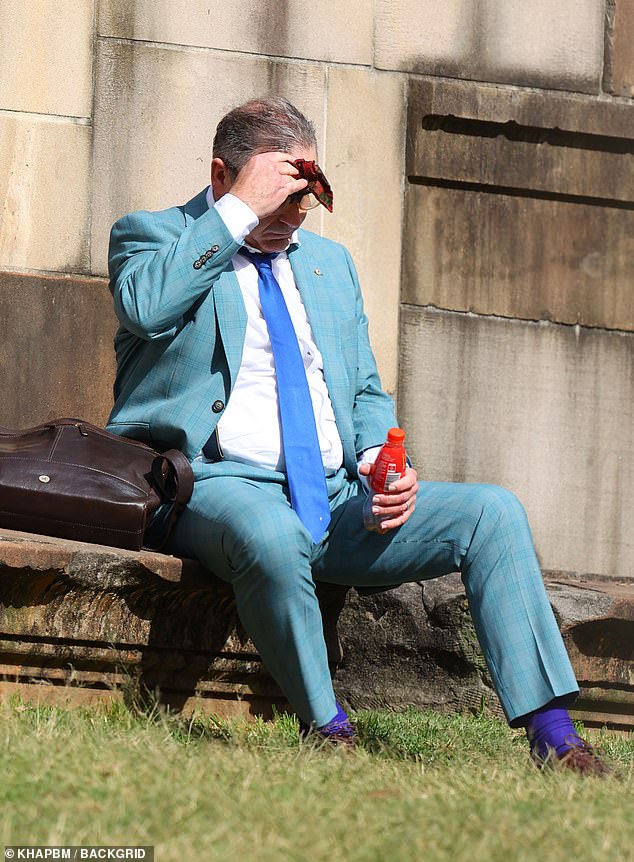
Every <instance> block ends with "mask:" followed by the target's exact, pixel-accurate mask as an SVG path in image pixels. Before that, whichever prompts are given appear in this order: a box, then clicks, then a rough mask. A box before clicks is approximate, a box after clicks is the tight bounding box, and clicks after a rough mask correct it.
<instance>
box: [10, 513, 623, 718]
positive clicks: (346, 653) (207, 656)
mask: <svg viewBox="0 0 634 862" xmlns="http://www.w3.org/2000/svg"><path fill="white" fill-rule="evenodd" d="M545 579H546V585H547V589H548V593H549V598H550V600H551V604H552V605H553V608H554V611H555V614H556V616H557V620H558V622H559V625H560V628H561V630H562V633H563V636H564V640H565V642H566V646H567V648H568V651H569V653H570V656H571V660H572V663H573V666H574V668H575V671H576V673H577V676H578V678H579V681H580V684H581V689H582V692H581V697H580V699H579V701H578V702H577V705H576V708H575V710H574V714H575V717H578V718H581V719H582V720H584V721H585V722H586V723H587V724H589V725H595V726H601V725H603V724H606V725H608V726H609V727H612V728H617V729H634V664H633V660H634V584H633V583H632V582H631V581H629V582H628V581H627V580H624V581H622V582H620V581H617V580H609V579H604V580H600V579H597V578H593V579H589V578H583V577H579V576H572V575H570V574H563V573H557V572H549V573H548V572H547V573H546V574H545ZM318 595H319V598H320V603H321V605H322V613H323V617H324V633H325V636H326V643H327V646H328V652H329V658H330V660H331V664H332V670H333V674H334V682H335V689H336V691H337V695H338V697H339V699H340V700H341V701H342V702H343V703H345V704H346V705H348V706H350V707H352V708H356V709H360V708H394V709H402V708H404V707H406V706H407V705H415V706H419V707H423V708H424V707H432V708H435V709H442V710H444V711H456V710H461V709H472V710H473V709H475V710H479V709H481V708H482V706H483V705H484V706H487V707H488V708H489V709H490V710H492V711H493V712H496V713H498V714H501V708H500V705H499V702H498V701H497V698H496V696H495V694H494V692H493V689H492V687H491V681H490V679H489V677H488V673H487V670H486V666H485V664H484V661H483V658H482V655H481V653H480V650H479V647H478V645H477V640H476V637H475V632H474V629H473V625H472V623H471V618H470V616H469V613H468V608H467V602H466V597H465V594H464V590H463V587H462V584H461V581H460V578H459V576H458V575H449V576H447V577H445V578H440V579H438V580H435V581H427V582H420V583H414V584H405V585H403V586H402V587H399V588H398V589H395V590H391V591H389V592H385V593H377V594H374V595H363V596H361V595H359V594H358V593H357V592H356V591H355V590H346V589H345V588H342V587H332V586H329V585H326V584H320V585H319V586H318ZM342 647H343V652H342ZM146 692H151V693H153V694H154V696H155V697H156V698H157V699H158V701H159V702H161V703H164V704H167V705H169V706H170V707H171V708H173V709H175V710H179V711H182V712H184V713H185V714H189V713H191V712H192V711H193V710H194V709H197V710H202V711H205V712H210V713H218V714H221V715H225V716H229V715H249V714H260V715H263V716H270V715H271V713H272V710H273V707H276V708H277V709H278V710H283V709H285V708H287V704H286V702H285V701H284V698H283V697H282V694H281V692H280V691H279V689H278V687H277V686H276V685H275V683H274V682H273V680H272V679H271V677H270V676H269V675H268V673H267V672H266V669H265V668H264V667H263V665H262V662H261V661H260V658H259V656H258V654H257V651H256V650H255V647H254V646H253V644H252V643H251V642H250V641H249V639H248V638H247V636H246V634H245V633H244V630H243V629H242V628H241V626H240V624H239V621H238V620H237V617H236V613H235V606H234V602H233V596H232V593H231V590H230V588H229V587H228V586H227V585H226V584H225V583H224V582H223V581H220V580H219V579H217V578H214V577H213V576H212V575H210V574H209V573H208V572H206V571H205V570H203V569H202V568H201V567H200V566H199V565H198V564H196V563H195V562H194V561H191V560H182V559H179V558H177V557H173V556H168V555H165V554H159V553H155V552H151V551H140V552H138V553H137V552H133V551H125V550H119V549H116V548H109V547H105V546H99V545H90V544H84V543H80V542H71V541H67V540H64V539H55V538H51V537H47V536H38V535H34V534H29V533H18V532H13V531H9V530H2V529H0V697H4V698H6V697H8V696H10V695H11V694H20V695H21V696H22V697H24V698H25V699H28V700H36V701H38V702H56V703H74V704H80V703H89V702H92V701H94V700H96V699H103V698H118V699H123V700H127V701H133V700H134V699H135V698H139V697H143V695H144V693H146Z"/></svg>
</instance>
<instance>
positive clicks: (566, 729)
mask: <svg viewBox="0 0 634 862" xmlns="http://www.w3.org/2000/svg"><path fill="white" fill-rule="evenodd" d="M563 701H564V698H559V697H558V698H555V700H551V701H550V703H547V704H546V705H545V706H542V708H541V709H537V710H535V712H531V713H530V714H529V715H527V716H526V720H525V725H524V726H525V728H526V736H527V737H528V740H529V742H530V745H531V753H532V754H533V756H534V757H536V758H537V759H539V760H541V761H545V760H547V759H548V755H549V753H550V752H551V751H552V750H553V749H554V751H555V753H556V754H557V757H562V755H564V754H565V753H566V752H567V751H569V750H570V749H571V748H576V747H577V746H579V745H581V744H582V741H581V739H580V738H579V736H578V734H577V731H576V730H575V728H574V725H573V723H572V719H571V718H570V716H569V715H568V710H567V709H566V708H565V707H564V706H563Z"/></svg>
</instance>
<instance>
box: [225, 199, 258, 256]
mask: <svg viewBox="0 0 634 862" xmlns="http://www.w3.org/2000/svg"><path fill="white" fill-rule="evenodd" d="M214 207H215V209H216V211H217V213H218V215H219V216H220V218H221V219H222V221H223V222H224V224H225V227H226V228H227V230H228V231H229V233H230V234H231V236H232V237H233V239H234V240H235V241H236V242H239V243H242V242H244V239H245V237H246V236H247V234H249V233H251V231H252V230H253V228H255V227H257V225H258V223H259V221H260V220H259V218H258V217H257V216H256V214H255V213H254V212H253V210H252V209H251V207H250V206H248V205H247V204H245V202H244V201H243V200H241V199H240V198H239V197H236V195H232V194H231V192H227V193H226V194H224V195H223V196H222V197H221V198H220V200H218V201H216V203H215V204H214Z"/></svg>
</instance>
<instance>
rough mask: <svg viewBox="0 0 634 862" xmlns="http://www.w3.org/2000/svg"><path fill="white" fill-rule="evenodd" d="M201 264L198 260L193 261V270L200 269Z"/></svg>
mask: <svg viewBox="0 0 634 862" xmlns="http://www.w3.org/2000/svg"><path fill="white" fill-rule="evenodd" d="M201 266H202V263H201V262H200V261H199V260H195V261H194V269H200V267H201Z"/></svg>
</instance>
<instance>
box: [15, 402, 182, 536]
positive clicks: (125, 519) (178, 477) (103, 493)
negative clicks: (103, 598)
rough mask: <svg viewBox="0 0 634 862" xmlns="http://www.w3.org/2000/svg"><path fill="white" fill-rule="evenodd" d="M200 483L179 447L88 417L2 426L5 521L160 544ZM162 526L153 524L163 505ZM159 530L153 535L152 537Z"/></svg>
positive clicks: (51, 531)
mask: <svg viewBox="0 0 634 862" xmlns="http://www.w3.org/2000/svg"><path fill="white" fill-rule="evenodd" d="M193 487H194V477H193V473H192V469H191V465H190V463H189V461H188V460H187V458H186V457H185V455H183V453H182V452H179V451H177V450H176V449H170V450H169V451H168V452H164V453H163V454H160V453H158V452H155V451H154V450H153V449H151V448H150V447H149V446H146V445H145V444H143V443H139V442H137V441H136V440H129V439H127V438H125V437H120V436H118V435H116V434H110V433H109V432H108V431H104V430H103V429H102V428H97V427H96V426H95V425H91V423H90V422H84V421H83V420H81V419H53V420H51V421H50V422H46V423H44V424H43V425H38V426H37V427H35V428H28V429H26V430H24V431H11V430H9V429H7V428H0V526H2V527H6V528H8V529H11V530H24V531H26V532H29V533H44V534H46V535H49V536H59V537H61V538H64V539H75V540H77V541H80V542H96V543H98V544H102V545H114V546H115V547H118V548H130V549H132V550H136V551H138V550H140V549H141V547H142V546H143V545H144V544H146V546H151V547H154V548H157V547H161V546H162V545H163V544H164V543H165V540H166V539H167V536H168V534H169V531H170V530H171V528H172V527H173V526H174V523H175V522H176V518H177V517H178V515H179V514H180V513H181V512H182V510H183V509H184V508H185V506H186V505H187V501H188V500H189V498H190V497H191V493H192V490H193ZM163 504H168V505H167V506H166V508H165V509H162V510H161V515H160V516H159V518H158V519H157V520H160V522H161V529H160V530H157V529H156V526H155V525H153V526H152V528H151V530H148V536H146V537H145V541H144V535H145V532H146V530H147V528H148V527H149V525H150V522H151V521H152V518H153V517H154V514H155V513H156V512H157V510H158V509H159V508H160V507H161V506H163ZM150 533H152V537H151V539H150V538H149V536H150Z"/></svg>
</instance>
